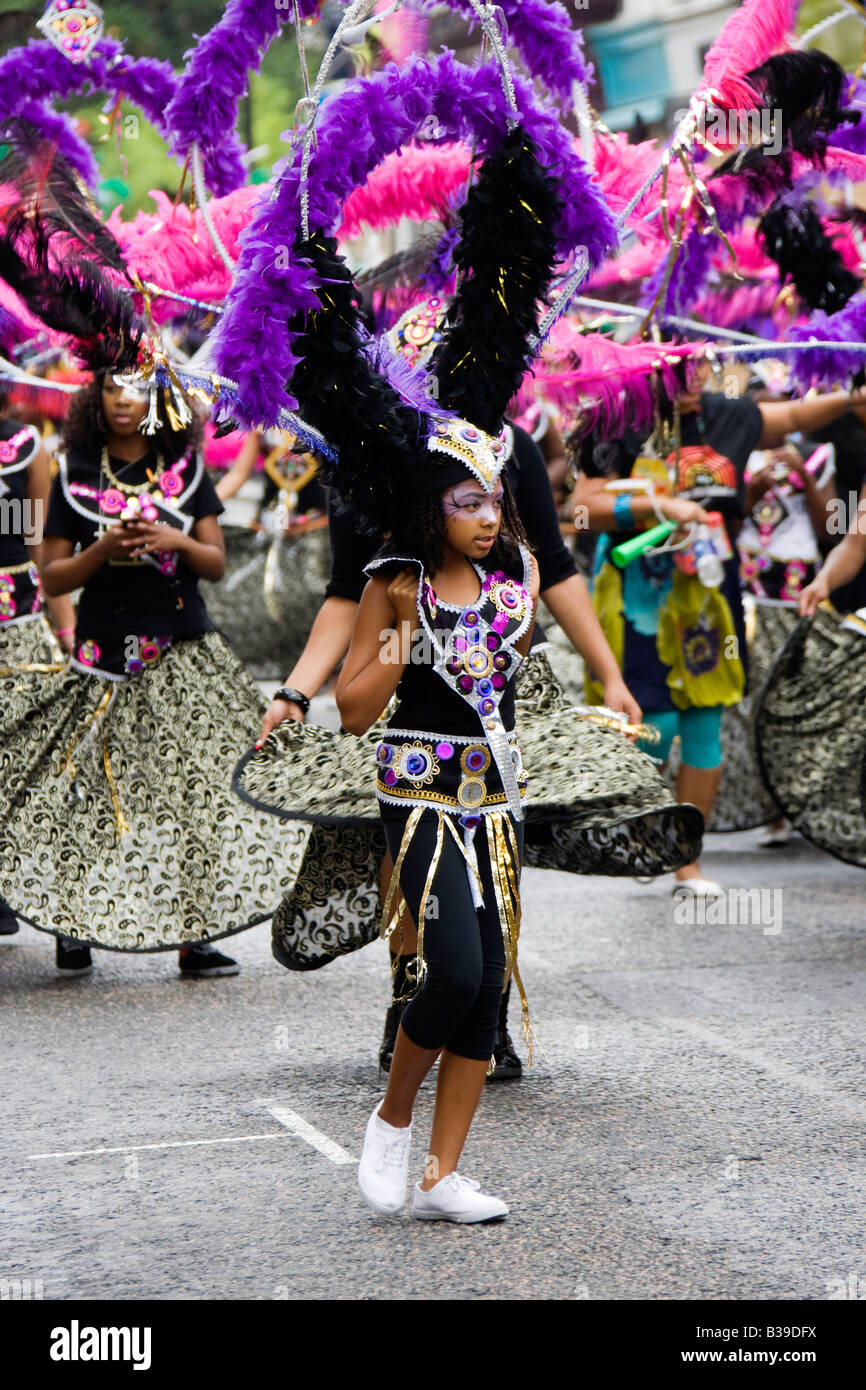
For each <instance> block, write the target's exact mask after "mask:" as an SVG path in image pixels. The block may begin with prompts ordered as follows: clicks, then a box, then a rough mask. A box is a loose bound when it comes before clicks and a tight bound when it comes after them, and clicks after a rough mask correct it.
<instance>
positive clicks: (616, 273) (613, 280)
mask: <svg viewBox="0 0 866 1390" xmlns="http://www.w3.org/2000/svg"><path fill="white" fill-rule="evenodd" d="M658 263H659V251H658V246H657V244H656V245H646V246H632V247H631V249H630V250H628V251H626V252H624V254H623V255H622V256H618V257H612V258H611V259H609V260H606V261H604V262H603V263H602V264H601V265H600V266H599V268H598V270H597V271H596V272H595V274H594V275H593V276H592V277H591V279H590V280H588V281H587V288H588V289H591V290H599V289H601V288H602V286H604V285H635V284H639V283H640V281H641V280H644V279H646V277H647V276H648V275H651V274H652V272H653V271H654V270H656V269H657V267H658Z"/></svg>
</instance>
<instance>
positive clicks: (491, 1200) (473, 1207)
mask: <svg viewBox="0 0 866 1390" xmlns="http://www.w3.org/2000/svg"><path fill="white" fill-rule="evenodd" d="M412 1211H413V1213H414V1215H415V1216H417V1217H418V1219H419V1221H460V1222H462V1223H467V1222H470V1221H498V1220H499V1219H500V1218H501V1217H503V1216H507V1215H508V1208H507V1206H506V1205H505V1203H504V1202H501V1201H500V1200H499V1198H498V1197H491V1196H489V1195H488V1193H486V1192H482V1191H481V1183H480V1182H475V1181H474V1180H473V1179H472V1178H464V1177H463V1175H462V1174H461V1173H448V1174H447V1176H446V1177H444V1178H442V1179H440V1181H439V1182H437V1184H436V1186H435V1187H431V1188H430V1191H429V1192H425V1191H424V1190H423V1189H422V1187H421V1184H420V1183H416V1184H415V1192H414V1194H413V1196H412Z"/></svg>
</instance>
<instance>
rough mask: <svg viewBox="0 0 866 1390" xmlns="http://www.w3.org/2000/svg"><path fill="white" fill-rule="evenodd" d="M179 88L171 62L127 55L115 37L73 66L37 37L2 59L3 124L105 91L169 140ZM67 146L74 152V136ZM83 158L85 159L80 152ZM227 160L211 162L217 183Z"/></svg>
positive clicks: (211, 178)
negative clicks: (27, 110) (27, 107)
mask: <svg viewBox="0 0 866 1390" xmlns="http://www.w3.org/2000/svg"><path fill="white" fill-rule="evenodd" d="M176 88H177V79H176V77H175V73H174V69H173V68H172V66H171V64H170V63H164V62H160V61H158V60H157V59H156V58H130V57H127V55H126V54H125V53H124V51H123V45H122V44H119V43H118V42H117V41H116V40H115V39H111V38H103V39H100V41H99V43H98V44H97V45H96V48H95V49H94V50H93V53H92V54H91V56H90V59H89V60H88V61H87V62H86V63H78V64H76V63H70V61H69V59H68V58H66V57H65V56H64V55H63V54H62V53H61V52H60V51H59V50H58V49H56V48H55V47H54V45H53V44H51V43H49V42H48V41H47V39H31V41H30V42H29V43H27V44H25V45H24V47H23V48H13V49H11V50H10V52H9V53H7V54H6V55H5V56H4V57H3V58H0V125H2V123H3V122H4V121H5V120H8V119H9V117H10V116H16V115H20V114H21V107H22V104H23V103H27V102H39V103H41V102H45V101H50V100H51V99H52V98H58V97H59V98H60V99H61V100H63V99H65V98H67V97H71V96H79V95H87V94H88V93H89V92H91V91H101V92H107V93H109V95H111V96H114V97H118V96H123V97H125V98H127V99H128V100H129V101H131V102H133V103H134V105H136V106H138V107H139V109H140V110H141V111H142V112H143V113H144V115H145V116H146V118H147V119H148V120H149V121H150V123H151V124H152V125H153V126H154V127H155V128H156V130H158V131H159V133H160V134H161V135H162V136H163V137H166V138H167V136H168V134H169V127H168V122H167V119H166V108H167V107H168V106H169V105H170V103H171V100H172V98H173V96H174V94H175V91H176ZM31 109H32V110H34V111H35V110H36V108H35V107H34V108H31ZM64 147H65V149H66V150H69V149H71V145H70V144H69V141H68V138H67V139H66V140H65V141H64ZM78 158H79V161H80V160H81V155H80V154H79V156H78ZM224 160H225V155H224V154H223V153H222V152H220V151H214V152H213V153H212V155H211V158H210V159H207V158H206V161H205V164H206V170H205V172H206V176H207V178H208V182H209V183H210V184H211V185H216V184H217V183H218V182H219V175H220V171H221V169H222V168H223V164H224ZM76 167H78V166H76Z"/></svg>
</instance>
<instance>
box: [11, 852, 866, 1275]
mask: <svg viewBox="0 0 866 1390" xmlns="http://www.w3.org/2000/svg"><path fill="white" fill-rule="evenodd" d="M756 842H757V835H756V834H751V833H750V834H743V835H734V836H715V837H711V838H710V841H709V842H708V852H707V855H706V860H705V868H706V870H707V871H710V872H712V873H713V874H714V875H715V876H717V877H718V878H720V879H721V881H722V882H723V884H724V885H725V886H726V887H729V888H732V889H736V888H756V887H761V888H764V889H766V890H774V889H778V890H780V891H781V899H779V898H773V896H772V891H770V892H769V893H768V896H767V897H766V899H765V900H764V903H765V907H766V911H765V915H764V920H763V921H758V922H730V921H729V922H725V923H715V924H711V923H705V924H703V925H701V924H689V923H688V922H681V921H677V920H676V919H675V914H674V909H673V905H672V899H671V891H670V880H663V879H660V880H656V881H655V882H654V883H652V884H650V885H646V886H641V885H639V884H637V883H634V882H632V881H631V880H626V881H617V880H606V879H600V878H584V879H581V878H574V877H570V876H567V875H565V874H554V873H543V872H540V871H530V872H527V873H526V875H525V877H524V900H525V925H524V934H523V938H522V946H521V950H522V955H521V960H522V968H523V974H524V978H525V981H526V986H527V990H528V993H529V997H530V1004H531V1007H532V1013H533V1019H534V1022H535V1026H536V1029H537V1031H538V1034H539V1036H540V1038H541V1041H542V1043H543V1046H544V1050H545V1053H546V1058H545V1057H544V1056H538V1058H537V1061H536V1065H534V1066H533V1068H532V1069H531V1070H530V1071H527V1072H526V1074H525V1076H524V1079H523V1080H522V1081H521V1082H519V1083H511V1084H500V1085H496V1086H488V1087H487V1088H486V1090H485V1094H484V1096H483V1100H482V1105H481V1107H480V1111H479V1115H478V1118H477V1121H476V1124H475V1126H474V1128H473V1131H472V1134H471V1136H470V1141H469V1145H468V1149H467V1152H466V1154H465V1159H464V1163H463V1165H462V1167H463V1170H464V1171H465V1172H466V1173H467V1174H469V1175H470V1176H475V1177H478V1178H480V1179H482V1180H483V1182H484V1184H485V1186H487V1187H488V1189H489V1190H491V1191H493V1192H495V1193H497V1194H500V1195H501V1196H503V1197H504V1198H505V1199H506V1200H507V1201H508V1202H509V1204H510V1205H511V1216H510V1217H509V1219H508V1220H507V1221H505V1222H504V1223H502V1224H499V1225H494V1226H489V1227H474V1228H473V1227H458V1226H450V1225H440V1224H435V1225H434V1224H427V1223H418V1222H414V1221H413V1220H412V1219H411V1217H409V1216H402V1217H399V1218H393V1219H389V1220H384V1219H381V1218H378V1217H376V1216H375V1215H374V1214H373V1213H372V1212H371V1211H369V1210H368V1209H367V1208H366V1207H365V1206H364V1204H363V1202H362V1201H361V1199H360V1196H359V1194H358V1191H357V1187H356V1178H355V1169H354V1165H353V1164H352V1163H351V1162H348V1161H346V1159H347V1157H352V1158H357V1155H358V1153H359V1150H360V1144H361V1140H362V1135H363V1130H364V1125H365V1122H366V1119H367V1117H368V1114H369V1113H370V1111H371V1109H372V1107H373V1105H374V1104H375V1102H376V1100H377V1098H378V1097H379V1096H380V1094H381V1092H380V1086H379V1080H378V1076H377V1068H376V1062H375V1057H376V1050H377V1046H378V1041H379V1036H380V1031H381V1026H382V1019H383V1013H384V1009H385V1006H386V1002H387V995H388V983H387V980H386V962H385V956H384V947H381V946H380V944H379V943H376V944H375V945H373V946H371V947H368V948H367V949H366V950H364V951H363V952H361V953H360V954H358V955H355V956H353V957H349V958H345V959H343V960H340V961H337V962H336V963H335V964H333V965H331V966H329V967H328V968H327V969H325V970H323V971H319V972H316V973H314V974H309V975H293V974H290V973H288V972H286V971H285V970H283V969H282V968H281V967H280V966H279V965H277V964H276V962H275V961H273V959H272V958H271V956H270V950H269V938H268V931H267V928H266V927H265V928H262V927H260V928H257V929H256V930H254V931H251V932H248V933H246V934H244V935H243V936H241V937H239V938H235V940H234V942H233V943H232V945H231V950H232V951H233V952H234V954H236V956H237V957H238V959H239V960H240V962H241V965H242V972H241V974H240V975H239V976H238V977H236V978H230V979H222V980H216V981H192V980H182V979H179V978H178V976H177V974H176V958H175V957H174V956H171V955H169V956H149V957H144V958H131V957H128V956H118V955H106V954H105V953H97V955H96V959H97V969H96V970H95V971H94V973H93V975H92V976H90V977H87V978H83V979H80V980H68V979H59V978H58V977H57V975H56V973H55V970H54V964H53V944H54V943H53V939H52V938H50V937H47V936H45V935H41V934H39V933H37V932H35V931H32V930H31V929H30V928H22V930H21V932H20V934H19V935H18V936H17V937H15V938H13V939H11V940H7V941H6V942H5V944H3V945H2V946H0V989H2V999H3V1010H2V1025H0V1027H2V1059H3V1075H4V1085H3V1087H2V1097H0V1113H2V1122H0V1132H2V1190H3V1204H4V1215H3V1222H2V1227H3V1231H2V1243H0V1281H7V1282H8V1281H16V1280H28V1279H29V1280H31V1281H35V1280H41V1281H42V1283H41V1289H42V1292H43V1295H44V1297H45V1298H46V1299H49V1298H59V1299H103V1298H110V1299H132V1298H157V1299H170V1298H181V1299H228V1298H239V1299H245V1300H246V1299H249V1300H254V1299H265V1300H271V1299H277V1300H279V1299H295V1298H316V1299H325V1298H349V1299H382V1298H389V1297H396V1298H400V1299H436V1298H446V1297H448V1298H459V1299H497V1298H523V1299H548V1298H552V1299H580V1300H584V1299H585V1300H590V1301H593V1300H608V1299H627V1298H638V1299H681V1298H698V1299H706V1300H716V1299H741V1298H757V1299H795V1298H796V1299H799V1298H806V1299H814V1300H821V1299H827V1298H829V1297H834V1296H835V1297H838V1296H840V1293H841V1290H842V1289H843V1288H844V1289H845V1290H846V1292H847V1294H848V1296H850V1290H851V1289H855V1290H858V1289H859V1295H860V1297H863V1296H866V1260H864V1249H863V1241H862V1231H863V1146H862V1135H863V1122H864V1118H866V1098H864V1094H863V1002H864V999H863V996H864V969H863V967H864V964H866V922H864V911H863V907H864V889H866V876H864V874H863V873H862V872H861V871H859V870H857V869H854V868H850V867H847V866H845V865H842V864H839V863H837V862H835V861H833V860H831V859H829V858H827V857H826V856H824V855H822V854H819V853H818V852H817V851H815V850H813V849H811V848H810V847H809V846H808V845H806V844H804V843H803V842H802V841H796V842H795V843H794V844H792V845H791V846H790V847H789V848H787V849H784V850H777V851H761V850H759V849H758V848H757V843H756ZM738 901H739V900H737V899H735V898H733V897H732V898H731V899H730V902H728V903H726V911H727V912H729V913H730V914H731V915H733V911H734V907H733V905H734V903H735V902H738ZM777 928H778V930H777ZM431 1101H432V1092H431V1090H430V1088H429V1086H428V1087H426V1088H425V1090H424V1091H423V1093H422V1097H421V1099H420V1102H419V1106H418V1110H417V1113H416V1126H415V1131H416V1140H415V1147H414V1159H415V1160H416V1164H415V1166H416V1167H417V1168H418V1170H419V1171H418V1175H419V1176H420V1167H421V1164H422V1161H423V1154H424V1143H425V1137H426V1131H427V1125H428V1122H429V1116H430V1110H431ZM299 1131H300V1132H299ZM311 1140H312V1141H313V1142H310V1141H311ZM315 1145H318V1146H319V1147H315ZM81 1151H96V1152H81ZM852 1280H853V1283H852ZM0 1292H2V1290H0Z"/></svg>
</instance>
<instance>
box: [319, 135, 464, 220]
mask: <svg viewBox="0 0 866 1390" xmlns="http://www.w3.org/2000/svg"><path fill="white" fill-rule="evenodd" d="M469 165H470V155H469V151H468V150H467V149H466V147H465V146H464V145H435V146H434V145H407V147H406V148H405V150H403V151H401V152H400V153H399V154H391V155H389V156H388V158H387V159H385V160H383V162H382V163H381V164H380V165H379V167H378V168H377V169H374V171H373V173H372V174H371V175H370V177H369V178H368V179H367V182H366V183H365V184H362V185H361V187H360V188H356V189H355V191H354V192H353V193H351V194H350V195H349V197H348V198H347V199H346V201H345V203H344V205H343V223H342V226H341V227H340V228H339V231H338V232H337V235H338V237H340V238H341V240H344V241H349V240H351V239H352V238H353V237H356V236H360V235H361V232H362V231H363V229H364V226H365V224H366V226H367V227H369V228H371V229H372V230H373V231H379V230H381V229H382V228H383V227H393V226H396V224H397V223H398V222H399V221H400V219H401V217H408V218H409V219H410V220H411V221H412V222H424V221H426V220H427V219H429V218H438V219H440V220H443V219H444V218H446V217H447V216H448V213H449V212H450V211H451V210H452V208H453V205H454V203H455V201H459V198H460V195H461V194H462V193H463V190H464V188H465V186H466V181H467V179H468V178H469Z"/></svg>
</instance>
